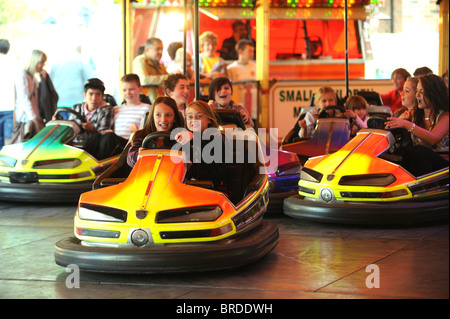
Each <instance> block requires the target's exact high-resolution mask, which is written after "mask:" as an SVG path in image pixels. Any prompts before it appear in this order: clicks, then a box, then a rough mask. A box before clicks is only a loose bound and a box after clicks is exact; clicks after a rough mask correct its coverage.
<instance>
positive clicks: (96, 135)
mask: <svg viewBox="0 0 450 319" xmlns="http://www.w3.org/2000/svg"><path fill="white" fill-rule="evenodd" d="M121 88H122V93H123V97H124V103H123V104H122V105H120V106H116V107H112V106H111V105H109V104H107V103H106V102H105V101H104V99H103V98H104V92H105V87H104V84H103V82H102V81H101V80H99V79H96V78H94V79H90V80H88V81H87V82H86V84H85V101H84V102H82V103H79V104H76V105H74V107H73V109H74V110H75V111H77V112H78V113H79V114H81V115H82V116H84V117H85V119H86V121H85V122H83V123H79V124H80V126H81V127H82V128H83V129H84V132H83V133H82V134H80V136H78V137H77V138H78V139H79V140H80V141H83V142H84V144H85V146H84V148H85V149H86V151H87V152H89V153H90V154H91V155H93V156H94V157H96V158H97V159H104V158H107V157H110V156H114V155H117V154H119V153H121V152H122V150H123V148H124V147H125V145H126V144H127V142H128V140H130V138H131V146H130V148H129V151H128V155H127V163H128V165H129V166H131V167H133V166H134V165H135V164H136V162H137V158H138V155H139V152H140V151H141V149H142V143H143V140H144V138H145V137H146V136H147V135H148V134H150V133H153V132H159V131H166V132H171V131H172V130H174V129H176V128H183V130H182V131H181V132H179V133H178V134H176V135H175V140H176V142H178V143H181V144H187V143H191V144H193V143H192V142H193V137H194V132H196V131H197V132H200V133H203V132H204V131H205V130H206V129H212V130H215V131H216V134H213V135H217V136H220V137H222V139H225V137H223V136H222V134H221V133H220V131H219V122H220V121H219V119H218V117H217V114H216V112H215V111H214V110H215V109H220V108H225V109H236V110H237V111H238V112H240V113H241V114H242V116H243V119H244V122H245V123H246V124H247V125H249V126H253V125H254V123H253V121H252V119H251V118H250V116H249V114H248V112H247V111H246V109H245V108H244V107H242V106H240V105H236V104H235V103H234V102H233V101H232V100H231V96H232V85H231V82H230V81H229V80H228V79H227V78H223V77H219V78H217V79H215V80H214V81H212V82H211V84H210V92H209V93H210V94H209V98H210V101H209V103H207V102H204V101H201V100H197V101H193V102H191V103H189V92H190V90H189V82H188V79H187V77H186V76H184V75H181V74H173V75H170V76H169V77H168V79H167V80H166V83H165V93H166V96H160V97H158V98H157V99H156V100H155V101H153V103H152V104H151V105H150V104H147V103H144V102H142V101H141V100H140V97H141V85H140V81H139V77H138V76H137V75H135V74H127V75H125V76H123V77H122V78H121ZM147 113H148V117H147V120H146V123H145V124H144V125H143V127H142V128H140V126H141V122H142V120H143V119H144V118H145V117H146V114H147ZM69 119H71V120H76V121H78V120H77V119H76V117H75V116H74V115H71V116H70V117H69ZM208 133H209V135H210V136H212V135H211V134H210V132H208ZM160 142H161V141H160ZM204 142H205V141H203V139H202V143H201V144H202V147H203V146H204V145H203V144H205V143H204ZM223 143H225V141H223ZM223 145H224V144H223ZM200 151H201V150H200ZM211 155H212V156H214V154H211ZM191 161H192V159H191ZM195 164H196V165H193V166H192V167H191V169H190V173H189V174H191V175H192V176H190V178H193V179H198V180H201V179H204V178H206V177H209V179H212V181H213V183H214V185H215V188H217V189H221V188H224V187H225V185H224V184H225V180H226V176H225V172H224V170H223V169H222V167H221V163H212V165H204V163H202V162H200V163H195Z"/></svg>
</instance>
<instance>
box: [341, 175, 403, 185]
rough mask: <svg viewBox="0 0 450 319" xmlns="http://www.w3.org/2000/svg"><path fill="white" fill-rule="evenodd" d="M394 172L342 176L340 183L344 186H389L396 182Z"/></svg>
mask: <svg viewBox="0 0 450 319" xmlns="http://www.w3.org/2000/svg"><path fill="white" fill-rule="evenodd" d="M395 181H396V179H395V177H394V175H392V174H368V175H348V176H342V178H341V179H340V181H339V185H343V186H388V185H390V184H392V183H393V182H395Z"/></svg>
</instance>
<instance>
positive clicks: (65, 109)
mask: <svg viewBox="0 0 450 319" xmlns="http://www.w3.org/2000/svg"><path fill="white" fill-rule="evenodd" d="M62 112H68V113H71V114H73V115H75V116H76V118H77V119H78V120H80V123H78V122H77V121H75V123H77V125H78V126H79V128H80V130H83V127H82V126H81V125H80V124H83V123H86V118H85V117H84V116H83V115H81V114H80V113H78V112H77V111H75V110H73V109H71V108H68V107H60V108H58V109H57V110H56V112H55V114H54V116H55V117H56V119H58V120H63V117H62V116H61V114H60V113H62Z"/></svg>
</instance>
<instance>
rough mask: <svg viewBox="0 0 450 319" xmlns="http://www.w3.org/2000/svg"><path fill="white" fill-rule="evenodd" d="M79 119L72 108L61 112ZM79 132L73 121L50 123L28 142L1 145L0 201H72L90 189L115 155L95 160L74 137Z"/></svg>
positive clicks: (115, 158)
mask: <svg viewBox="0 0 450 319" xmlns="http://www.w3.org/2000/svg"><path fill="white" fill-rule="evenodd" d="M65 112H69V113H72V114H75V115H76V116H77V117H78V118H79V119H80V121H84V119H83V117H82V116H81V115H80V114H79V113H77V112H75V111H73V110H72V109H67V108H60V109H58V110H57V111H56V113H55V116H57V118H62V113H65ZM80 131H81V129H80V127H79V126H78V124H77V123H76V122H75V121H67V120H54V121H50V122H48V123H47V125H46V126H45V127H44V128H43V129H42V130H41V131H40V132H39V133H38V134H36V135H35V136H34V137H32V138H31V139H30V140H28V141H26V142H23V143H18V144H12V145H7V146H4V147H3V148H2V149H1V151H0V200H11V201H27V202H28V201H29V202H70V201H72V202H76V201H78V199H79V197H80V194H81V193H83V192H86V191H88V190H91V189H92V183H93V182H94V180H95V179H96V177H97V176H98V175H99V174H100V173H102V172H103V171H104V170H105V169H106V168H108V167H109V166H111V165H112V164H113V163H114V162H115V161H116V160H117V158H118V157H119V156H115V157H111V158H107V159H104V160H97V159H95V158H94V157H93V156H91V155H90V154H88V153H87V152H86V151H84V150H83V149H82V145H81V144H77V143H75V142H74V138H75V137H76V136H77V135H78V134H79V133H80Z"/></svg>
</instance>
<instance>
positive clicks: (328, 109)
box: [318, 106, 345, 119]
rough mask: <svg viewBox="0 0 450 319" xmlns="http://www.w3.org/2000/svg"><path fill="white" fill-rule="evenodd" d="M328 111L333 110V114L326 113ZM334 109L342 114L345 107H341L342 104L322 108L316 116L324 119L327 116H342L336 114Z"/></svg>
mask: <svg viewBox="0 0 450 319" xmlns="http://www.w3.org/2000/svg"><path fill="white" fill-rule="evenodd" d="M328 111H333V115H332V116H330V114H328ZM336 111H339V112H341V113H342V114H345V108H343V107H342V106H329V107H326V108H324V109H323V110H322V111H320V113H319V116H318V118H319V119H326V118H329V117H343V116H336Z"/></svg>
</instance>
